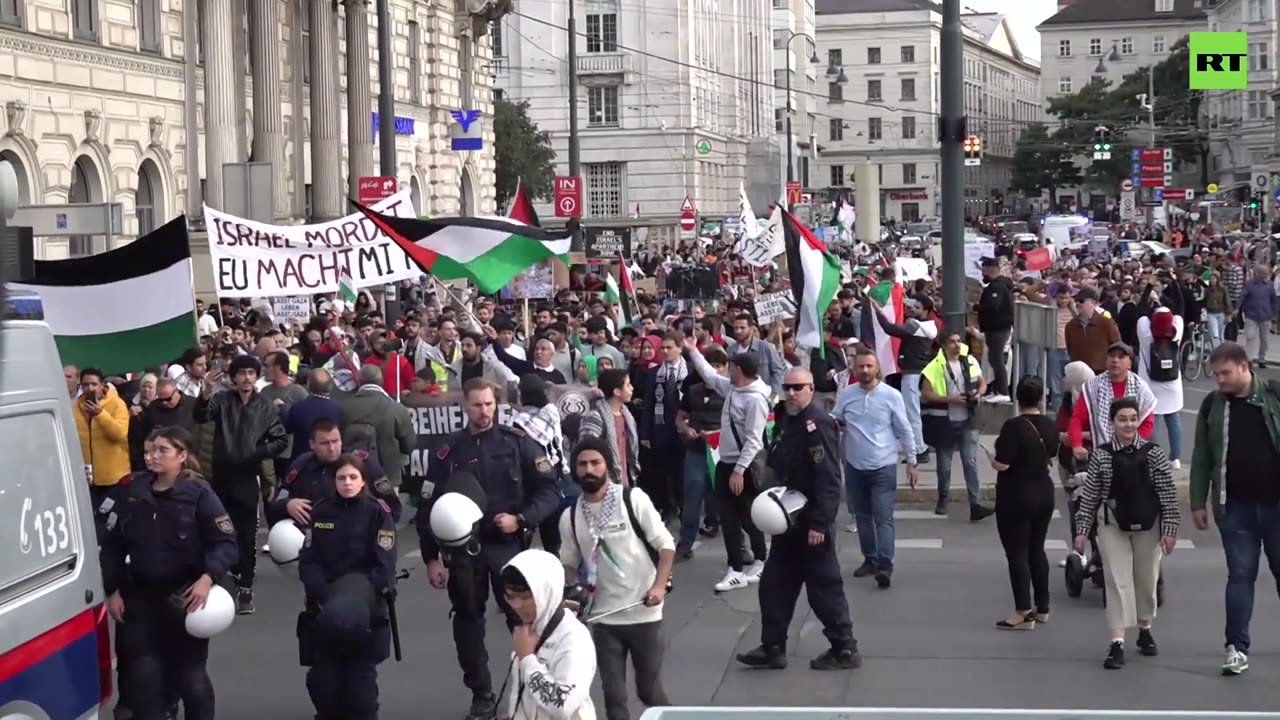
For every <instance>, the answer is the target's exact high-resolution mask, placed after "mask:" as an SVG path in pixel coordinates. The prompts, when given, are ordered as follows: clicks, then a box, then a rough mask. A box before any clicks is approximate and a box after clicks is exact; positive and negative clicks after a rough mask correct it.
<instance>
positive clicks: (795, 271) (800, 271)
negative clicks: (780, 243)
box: [779, 210, 840, 349]
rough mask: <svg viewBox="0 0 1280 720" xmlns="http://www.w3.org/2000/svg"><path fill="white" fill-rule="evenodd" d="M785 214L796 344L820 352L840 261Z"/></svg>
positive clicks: (838, 286) (792, 218) (783, 221)
mask: <svg viewBox="0 0 1280 720" xmlns="http://www.w3.org/2000/svg"><path fill="white" fill-rule="evenodd" d="M779 212H781V213H782V229H783V237H784V238H785V239H786V246H787V270H788V272H789V273H790V274H791V292H792V293H794V297H795V301H796V332H795V338H796V344H797V345H800V346H801V347H807V348H818V349H821V348H822V347H823V346H824V344H825V343H823V342H822V318H823V315H824V314H825V313H826V312H827V306H828V305H830V304H831V301H832V300H834V299H835V297H836V291H838V290H839V289H840V261H839V260H837V259H836V257H835V256H834V255H832V254H831V253H829V252H827V246H826V245H824V244H823V243H822V241H821V240H819V239H818V238H816V237H814V235H813V233H812V232H809V228H807V227H805V226H804V225H803V224H801V223H800V221H798V220H796V218H795V216H794V215H792V214H791V213H789V212H787V211H786V210H779Z"/></svg>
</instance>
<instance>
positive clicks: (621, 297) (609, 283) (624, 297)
mask: <svg viewBox="0 0 1280 720" xmlns="http://www.w3.org/2000/svg"><path fill="white" fill-rule="evenodd" d="M618 277H619V278H621V279H622V285H621V286H619V285H618V281H617V280H614V279H613V274H612V273H606V274H605V281H604V301H605V302H607V303H609V304H610V305H613V306H614V308H616V310H615V315H616V316H617V319H618V326H619V327H621V326H622V325H630V324H631V318H632V314H631V304H632V303H633V302H635V297H636V291H635V288H634V287H633V286H632V285H631V270H629V269H628V268H627V259H626V258H624V257H622V253H618Z"/></svg>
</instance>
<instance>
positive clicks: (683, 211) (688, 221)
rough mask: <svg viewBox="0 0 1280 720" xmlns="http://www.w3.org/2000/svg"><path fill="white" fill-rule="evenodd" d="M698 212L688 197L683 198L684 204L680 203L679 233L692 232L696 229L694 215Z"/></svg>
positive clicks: (691, 199)
mask: <svg viewBox="0 0 1280 720" xmlns="http://www.w3.org/2000/svg"><path fill="white" fill-rule="evenodd" d="M697 212H698V210H697V208H695V207H694V205H693V198H691V197H689V196H688V195H685V196H684V202H682V203H680V232H687V233H690V232H693V229H694V228H695V227H697V219H696V217H695V216H696V214H697Z"/></svg>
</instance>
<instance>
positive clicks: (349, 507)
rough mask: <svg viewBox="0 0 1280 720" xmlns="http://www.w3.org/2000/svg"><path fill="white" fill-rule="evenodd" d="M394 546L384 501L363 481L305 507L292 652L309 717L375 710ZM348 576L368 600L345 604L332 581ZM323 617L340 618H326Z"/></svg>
mask: <svg viewBox="0 0 1280 720" xmlns="http://www.w3.org/2000/svg"><path fill="white" fill-rule="evenodd" d="M395 548H396V521H395V518H394V517H393V516H392V511H391V507H390V506H389V505H387V503H386V502H384V501H382V500H380V499H378V498H377V497H375V496H374V495H372V494H371V493H370V492H369V490H368V488H367V486H366V489H365V490H364V491H363V492H361V493H360V494H359V495H357V496H355V497H353V498H344V497H341V496H339V495H337V494H336V493H335V494H333V495H331V496H328V497H322V498H320V499H318V500H316V502H315V504H314V505H312V507H311V526H310V527H309V528H308V529H307V540H306V543H305V544H304V545H303V547H302V551H301V553H300V554H299V556H298V577H299V579H301V580H302V585H303V588H304V589H305V591H306V602H307V610H306V611H305V612H304V613H303V617H301V618H299V632H298V636H299V643H300V646H301V647H300V648H299V650H300V652H299V654H300V655H301V656H302V660H303V664H304V665H309V666H310V667H309V669H308V670H307V692H308V693H309V694H310V695H311V702H312V704H313V705H315V708H316V718H317V720H373V719H374V718H376V717H377V716H378V663H381V662H382V661H383V660H386V659H387V658H388V657H389V656H390V653H391V650H390V648H391V628H390V620H389V615H388V613H387V606H386V601H385V599H384V598H383V596H384V594H385V593H387V592H388V591H390V590H391V589H392V585H393V583H394V581H395V574H396V552H395ZM351 575H360V576H363V578H365V580H366V582H365V586H366V587H368V588H369V597H368V598H365V599H361V600H359V601H358V602H355V603H350V602H347V601H348V598H345V597H343V593H342V592H341V587H340V586H341V585H342V584H345V583H344V581H345V580H346V579H347V578H348V577H349V576H351ZM340 606H341V607H340ZM329 615H334V616H340V615H343V616H345V617H344V618H343V619H342V620H339V621H334V622H328V617H329ZM352 615H356V616H357V617H351V616H352ZM339 625H341V626H342V627H338V626H339Z"/></svg>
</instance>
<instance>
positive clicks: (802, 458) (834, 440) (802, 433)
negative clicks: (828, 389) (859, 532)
mask: <svg viewBox="0 0 1280 720" xmlns="http://www.w3.org/2000/svg"><path fill="white" fill-rule="evenodd" d="M774 418H775V419H776V420H775V423H776V424H775V425H774V428H775V430H776V435H775V439H774V444H773V448H772V450H771V452H770V453H769V465H770V468H771V469H772V470H773V472H774V476H775V477H777V478H779V480H780V484H782V485H785V486H786V487H789V488H791V489H793V490H798V491H800V492H801V493H803V494H804V496H805V497H806V498H807V499H808V501H809V502H808V503H807V504H806V505H805V508H804V518H803V521H802V523H801V525H802V526H803V527H805V528H806V529H810V530H817V531H818V532H823V533H826V532H830V530H831V526H832V525H834V524H835V521H836V513H837V512H838V511H839V509H840V493H841V485H840V464H839V463H840V431H839V428H838V427H837V426H836V421H835V420H833V419H832V418H831V416H830V415H828V414H827V413H825V412H822V411H821V410H820V409H819V408H818V406H817V405H816V404H814V403H809V406H808V407H806V408H805V409H804V410H801V411H800V412H799V413H797V414H795V415H790V414H788V413H787V409H786V404H785V403H778V405H777V407H775V408H774Z"/></svg>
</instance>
